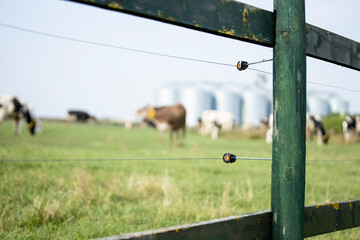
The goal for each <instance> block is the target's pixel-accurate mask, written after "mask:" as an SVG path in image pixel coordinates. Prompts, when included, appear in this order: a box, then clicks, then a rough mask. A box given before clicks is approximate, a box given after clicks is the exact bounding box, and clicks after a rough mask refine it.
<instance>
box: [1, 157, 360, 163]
mask: <svg viewBox="0 0 360 240" xmlns="http://www.w3.org/2000/svg"><path fill="white" fill-rule="evenodd" d="M221 159H222V158H221V157H209V158H205V157H193V158H90V159H81V158H78V159H77V158H72V159H60V158H59V159H0V162H3V163H39V162H46V163H51V162H54V163H55V162H107V161H116V162H117V161H188V160H221ZM236 159H238V160H250V161H272V158H257V157H236ZM354 161H360V158H354V159H342V160H335V159H314V160H312V159H308V160H306V162H354Z"/></svg>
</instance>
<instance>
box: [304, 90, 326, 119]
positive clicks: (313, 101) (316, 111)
mask: <svg viewBox="0 0 360 240" xmlns="http://www.w3.org/2000/svg"><path fill="white" fill-rule="evenodd" d="M308 106H309V113H310V114H313V115H320V116H326V115H328V114H329V113H330V110H331V109H330V104H329V102H328V101H327V100H325V98H323V97H321V96H320V95H318V94H316V93H313V94H311V95H310V96H309V97H308Z"/></svg>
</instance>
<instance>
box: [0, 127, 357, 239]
mask: <svg viewBox="0 0 360 240" xmlns="http://www.w3.org/2000/svg"><path fill="white" fill-rule="evenodd" d="M260 136H261V135H260V134H258V133H254V134H246V136H244V134H242V133H241V132H239V131H238V132H235V133H232V134H228V135H226V136H222V137H220V138H219V139H217V140H216V141H214V140H211V139H208V138H204V137H202V136H200V135H199V134H198V133H197V132H196V131H188V132H187V138H186V144H185V146H183V147H172V146H170V145H169V141H168V139H167V136H166V138H165V139H164V143H163V145H162V146H158V144H157V133H156V131H155V130H154V129H139V128H134V129H131V130H126V129H124V128H122V127H119V126H110V125H84V124H65V123H45V124H44V126H43V133H42V134H40V135H37V136H35V137H31V136H29V134H28V133H27V132H25V129H24V132H23V135H22V136H20V137H16V136H14V135H13V126H12V123H11V122H5V123H4V124H3V125H2V126H1V129H0V146H1V147H0V159H10V160H15V159H19V160H20V159H34V160H38V159H44V160H48V159H50V160H51V159H111V158H117V159H118V158H181V157H186V158H188V157H211V158H212V157H219V158H220V157H222V155H223V154H224V153H225V152H231V153H234V154H236V155H237V156H251V157H271V145H267V144H265V140H264V138H263V137H260ZM307 158H308V159H331V160H339V161H340V162H308V163H307V167H306V182H307V183H306V196H305V200H306V205H309V204H319V203H324V202H330V201H341V200H350V199H359V198H360V186H359V183H360V174H359V170H360V161H357V162H348V161H341V160H342V159H349V158H360V144H359V143H354V144H349V145H345V144H343V143H342V141H341V137H340V136H332V139H331V140H330V144H329V145H327V146H317V145H316V143H315V142H308V143H307ZM270 185H271V162H270V161H250V160H247V161H238V162H236V163H235V164H224V163H223V162H222V161H221V160H158V161H155V160H138V161H91V162H85V161H70V162H61V161H60V162H59V161H56V162H51V161H50V162H32V163H20V162H11V161H10V162H0V239H50V238H51V239H88V238H96V237H105V236H111V235H117V234H122V233H128V232H134V231H143V230H149V229H154V228H161V227H167V226H172V225H178V224H184V223H191V222H196V221H202V220H208V219H212V218H219V217H225V216H230V215H238V214H245V213H249V212H255V211H260V210H267V209H270V187H271V186H270ZM312 239H360V228H356V229H350V230H346V231H339V232H336V233H332V234H326V235H322V236H319V237H314V238H312Z"/></svg>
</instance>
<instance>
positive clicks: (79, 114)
mask: <svg viewBox="0 0 360 240" xmlns="http://www.w3.org/2000/svg"><path fill="white" fill-rule="evenodd" d="M95 120H96V119H95V117H93V116H90V115H89V114H88V113H87V112H84V111H78V110H69V111H68V116H67V118H66V121H67V122H82V123H85V122H88V121H95Z"/></svg>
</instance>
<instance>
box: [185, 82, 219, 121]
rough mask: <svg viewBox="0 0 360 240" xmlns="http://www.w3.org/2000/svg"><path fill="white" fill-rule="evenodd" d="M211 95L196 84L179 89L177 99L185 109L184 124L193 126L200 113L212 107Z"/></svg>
mask: <svg viewBox="0 0 360 240" xmlns="http://www.w3.org/2000/svg"><path fill="white" fill-rule="evenodd" d="M213 98H214V97H213V95H212V94H211V93H210V92H207V91H205V90H203V89H201V88H199V87H197V86H195V85H194V86H191V85H190V86H187V87H183V88H182V89H181V90H180V95H179V101H180V102H181V103H182V104H183V105H184V107H185V109H186V125H187V126H189V127H195V126H197V125H198V120H199V118H200V116H201V113H202V112H203V111H205V110H208V109H213Z"/></svg>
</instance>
